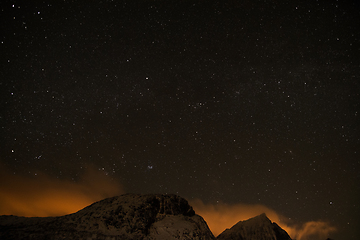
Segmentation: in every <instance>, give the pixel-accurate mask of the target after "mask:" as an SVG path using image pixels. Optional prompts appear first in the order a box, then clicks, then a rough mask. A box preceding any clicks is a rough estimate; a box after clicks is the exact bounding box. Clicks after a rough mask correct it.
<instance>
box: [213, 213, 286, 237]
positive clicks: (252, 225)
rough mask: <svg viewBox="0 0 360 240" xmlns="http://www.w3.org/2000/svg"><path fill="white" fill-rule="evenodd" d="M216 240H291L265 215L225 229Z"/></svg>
mask: <svg viewBox="0 0 360 240" xmlns="http://www.w3.org/2000/svg"><path fill="white" fill-rule="evenodd" d="M216 239H217V240H230V239H231V240H291V238H290V236H289V235H288V234H287V232H286V231H285V230H283V229H282V228H281V227H279V225H277V224H276V223H274V222H271V221H270V219H269V218H268V217H267V216H266V215H265V213H263V214H261V215H259V216H257V217H254V218H250V219H248V220H246V221H240V222H238V223H237V224H235V225H234V226H232V227H231V228H230V229H226V230H225V231H224V232H222V233H221V234H220V235H219V236H218V237H217V238H216Z"/></svg>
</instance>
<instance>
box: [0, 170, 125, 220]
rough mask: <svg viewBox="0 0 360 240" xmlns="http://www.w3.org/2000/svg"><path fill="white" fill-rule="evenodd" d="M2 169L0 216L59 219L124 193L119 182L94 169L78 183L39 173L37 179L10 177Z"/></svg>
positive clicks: (86, 173) (0, 171) (85, 173)
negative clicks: (53, 217)
mask: <svg viewBox="0 0 360 240" xmlns="http://www.w3.org/2000/svg"><path fill="white" fill-rule="evenodd" d="M1 169H2V170H0V183H1V184H0V215H17V216H27V217H33V216H38V217H44V216H60V215H65V214H69V213H73V212H76V211H78V210H80V209H82V208H84V207H86V206H87V205H90V204H91V203H93V202H95V201H98V200H101V199H104V198H106V197H112V196H115V195H120V194H122V193H123V191H122V187H121V185H120V184H119V183H117V182H115V181H113V180H111V179H110V178H109V177H108V176H106V175H105V174H104V172H100V171H98V170H96V169H95V168H94V167H90V168H88V169H87V170H86V171H85V172H84V174H83V175H82V176H81V178H80V180H79V181H77V182H74V181H70V180H60V179H57V178H54V177H51V176H48V175H46V174H41V173H40V174H38V175H37V176H36V177H35V176H33V177H30V176H20V175H13V174H9V173H8V172H6V171H5V170H4V168H1Z"/></svg>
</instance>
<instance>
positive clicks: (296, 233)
mask: <svg viewBox="0 0 360 240" xmlns="http://www.w3.org/2000/svg"><path fill="white" fill-rule="evenodd" d="M190 205H192V206H193V208H194V210H195V212H196V213H197V214H199V215H200V216H202V217H203V218H204V219H205V221H206V222H207V224H208V226H209V228H210V230H211V231H212V232H213V234H214V235H215V236H217V235H219V234H220V233H221V232H223V231H224V230H225V229H227V228H231V227H232V226H233V225H234V224H236V223H237V222H239V221H243V220H247V219H249V218H252V217H255V216H257V215H260V214H262V213H265V214H266V215H267V217H268V218H269V219H270V220H271V221H272V222H276V223H277V224H278V225H279V226H280V227H281V228H283V229H284V230H285V231H286V232H287V233H288V234H289V235H290V237H291V238H292V239H297V240H305V239H326V237H327V236H328V234H329V233H331V232H334V231H336V228H335V227H333V226H331V225H330V224H329V223H327V222H324V221H311V222H306V223H305V224H302V225H299V224H298V225H296V224H293V223H291V222H290V221H289V220H288V219H289V218H286V217H285V216H282V215H281V214H278V213H277V212H276V211H275V210H273V209H271V208H268V207H266V206H264V205H260V204H233V205H229V204H225V203H218V204H205V203H203V202H202V201H201V200H200V199H196V200H193V201H190Z"/></svg>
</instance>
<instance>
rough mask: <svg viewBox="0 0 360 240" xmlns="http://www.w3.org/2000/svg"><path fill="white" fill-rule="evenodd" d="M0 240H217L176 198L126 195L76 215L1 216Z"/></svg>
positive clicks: (197, 216) (180, 200)
mask: <svg viewBox="0 0 360 240" xmlns="http://www.w3.org/2000/svg"><path fill="white" fill-rule="evenodd" d="M0 239H109V240H110V239H113V240H117V239H122V240H126V239H140V240H141V239H142V240H151V239H198V240H208V239H215V238H214V236H213V234H212V233H211V231H210V230H209V228H208V226H207V224H206V222H205V221H204V219H203V218H202V217H200V216H199V215H196V214H195V212H194V210H193V209H192V207H191V206H190V205H189V204H188V202H187V201H186V200H185V199H184V198H181V197H179V196H176V195H160V194H148V195H139V194H125V195H122V196H118V197H113V198H107V199H104V200H102V201H99V202H96V203H94V204H92V205H90V206H88V207H86V208H84V209H82V210H80V211H78V212H76V213H74V214H70V215H65V216H61V217H50V218H25V217H15V216H1V217H0Z"/></svg>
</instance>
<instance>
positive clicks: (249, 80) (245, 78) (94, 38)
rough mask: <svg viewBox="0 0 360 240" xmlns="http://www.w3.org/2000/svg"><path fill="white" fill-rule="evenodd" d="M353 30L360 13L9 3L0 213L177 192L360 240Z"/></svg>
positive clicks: (154, 2) (359, 90)
mask: <svg viewBox="0 0 360 240" xmlns="http://www.w3.org/2000/svg"><path fill="white" fill-rule="evenodd" d="M359 16H360V4H358V3H357V2H355V1H351V0H344V1H336V0H326V1H325V0H313V1H266V0H262V1H256V0H255V1H254V0H252V1H250V0H244V1H234V0H233V1H231V0H225V1H204V0H197V1H196V0H194V1H190V0H183V1H172V0H169V1H165V0H139V1H109V0H104V1H47V2H46V1H26V2H25V1H24V2H22V1H2V3H1V12H0V17H1V26H0V28H1V34H0V49H1V50H0V60H1V64H0V69H1V70H0V104H1V107H0V126H1V129H0V134H1V138H0V140H1V144H0V165H1V170H0V171H1V172H2V174H1V175H2V177H0V178H1V183H0V202H1V203H2V204H0V205H2V206H3V207H1V208H0V210H1V211H0V214H17V215H31V216H42V215H46V214H47V215H54V214H60V213H63V212H61V211H60V212H56V211H55V212H49V211H46V210H44V209H40V208H39V209H38V210H37V211H36V212H32V213H28V212H26V210H25V209H26V208H32V209H34V207H33V206H32V207H31V206H30V205H29V206H30V207H29V206H28V207H25V205H26V204H27V202H28V203H29V202H30V201H33V202H36V201H39V198H42V199H43V202H42V204H41V205H42V207H43V208H44V207H48V208H50V209H52V210H56V208H57V207H58V206H59V204H58V203H57V204H55V203H56V201H51V199H50V198H51V196H57V198H58V199H61V198H63V204H65V203H64V202H66V201H67V202H69V199H72V200H71V201H70V202H74V201H76V200H79V199H88V201H89V199H90V198H87V197H89V196H91V197H92V198H91V201H90V202H86V200H84V201H83V202H81V203H79V204H80V205H79V206H78V208H77V209H74V210H73V211H76V210H78V209H80V208H82V207H85V206H86V205H87V204H88V203H91V202H92V201H95V200H100V199H101V198H103V197H108V196H113V195H114V194H119V193H125V192H133V193H175V194H179V195H180V196H182V197H185V198H187V199H188V200H189V201H190V202H191V201H193V202H194V204H195V205H196V203H198V206H199V207H198V208H199V209H201V207H200V206H202V207H203V210H204V211H205V210H206V209H210V208H211V209H213V210H214V209H218V210H219V211H220V210H221V209H222V210H221V211H222V212H226V211H225V210H224V208H225V207H226V209H231V207H239V206H240V205H241V206H247V207H246V208H250V207H249V206H252V207H254V208H256V206H263V207H266V208H267V209H270V210H271V211H274V212H276V214H277V215H279V216H282V219H286V221H287V222H288V224H292V226H295V225H296V226H303V227H304V226H306V224H309V223H314V224H315V223H321V224H324V225H321V226H322V227H321V228H322V230H321V229H320V230H314V232H313V233H309V234H308V235H307V236H305V235H299V234H298V235H296V233H293V235H292V237H294V236H295V237H297V239H298V240H301V239H306V237H307V239H323V237H331V238H334V239H335V240H336V239H349V240H355V239H358V237H359V236H360V232H359V228H358V226H359V225H360V204H359V203H360V187H359V183H360V172H359V170H360V156H359V151H360V129H359V123H360V119H359V114H360V113H359V111H360V108H359V105H360V98H359V97H360V96H359V95H360V54H359V49H360V17H359ZM57 190H58V191H57ZM49 192H51V194H49ZM79 193H81V194H80V195H81V196H80V195H79ZM66 199H67V200H66ZM53 200H54V199H53ZM79 201H80V200H79ZM85 202H86V204H85ZM46 203H48V204H46ZM81 204H83V205H81ZM239 204H240V205H239ZM60 205H61V204H60ZM56 206H57V207H56ZM195 210H196V209H195ZM230 212H231V211H230ZM65 213H69V212H66V210H64V214H65ZM204 214H205V213H204ZM205 215H206V214H205ZM205 220H207V221H208V222H209V221H211V220H210V217H209V218H208V219H206V218H205ZM238 220H242V219H237V221H238ZM284 221H285V220H284ZM235 222H236V221H235ZM302 224H303V225H302ZM313 226H316V224H315V225H313ZM226 227H231V225H229V226H226ZM300 228H301V227H300ZM315 228H316V227H315ZM316 231H317V232H316ZM319 231H323V233H322V234H320V233H319ZM324 232H325V233H324ZM325 235H326V236H325ZM324 239H325V238H324Z"/></svg>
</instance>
